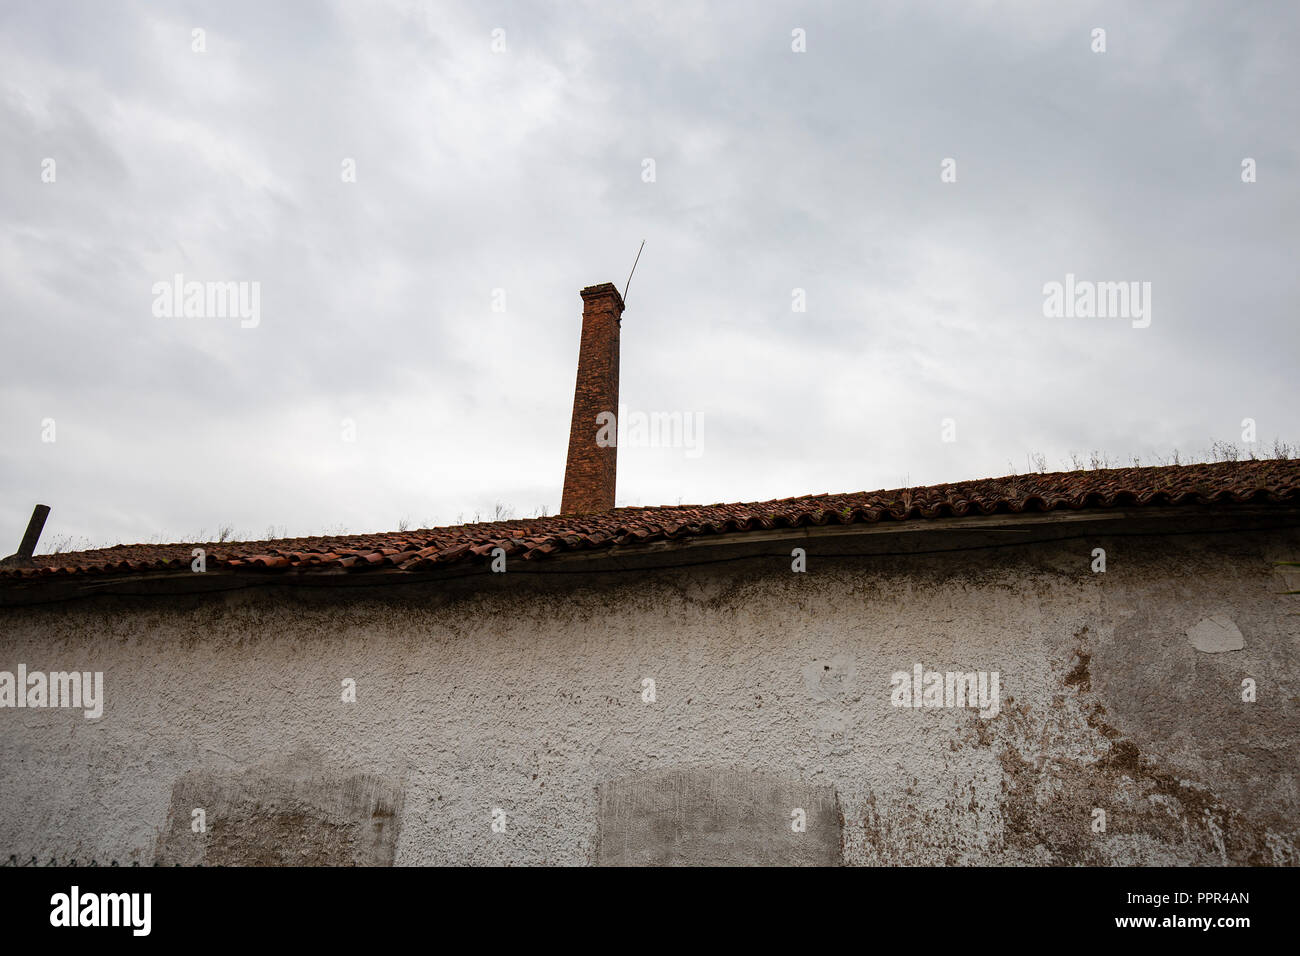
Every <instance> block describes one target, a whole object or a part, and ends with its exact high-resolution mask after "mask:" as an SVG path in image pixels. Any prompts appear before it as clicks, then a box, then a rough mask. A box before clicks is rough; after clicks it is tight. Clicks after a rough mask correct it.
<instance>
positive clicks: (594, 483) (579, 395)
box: [560, 282, 623, 514]
mask: <svg viewBox="0 0 1300 956" xmlns="http://www.w3.org/2000/svg"><path fill="white" fill-rule="evenodd" d="M622 318H623V297H622V296H621V295H619V294H618V289H617V288H615V287H614V286H613V285H611V284H610V283H608V282H606V283H604V284H602V285H592V286H587V288H585V289H583V290H582V340H581V342H580V343H579V345H578V384H577V385H576V387H575V388H574V390H573V424H572V425H570V427H569V459H568V462H567V463H566V464H565V466H564V497H563V498H562V499H561V501H560V513H561V514H592V513H593V512H597V511H609V510H610V509H611V508H613V507H614V477H615V472H616V471H617V469H618V447H617V446H616V445H615V444H610V445H609V446H608V447H606V448H602V447H600V446H599V445H597V444H596V433H597V431H598V430H601V425H600V424H599V423H597V421H596V417H597V416H598V415H600V414H601V413H602V412H609V413H610V414H611V415H617V414H618V331H619V327H620V325H621V323H622ZM605 421H610V422H611V424H610V426H609V428H608V429H605V431H606V432H607V433H608V434H609V436H610V438H612V439H616V438H617V425H616V424H615V423H614V420H612V419H602V422H605ZM602 437H603V436H602Z"/></svg>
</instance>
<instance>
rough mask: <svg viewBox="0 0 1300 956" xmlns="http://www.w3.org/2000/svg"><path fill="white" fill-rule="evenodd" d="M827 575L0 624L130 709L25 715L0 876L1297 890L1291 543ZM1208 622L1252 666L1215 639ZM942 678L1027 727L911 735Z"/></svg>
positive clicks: (63, 609)
mask: <svg viewBox="0 0 1300 956" xmlns="http://www.w3.org/2000/svg"><path fill="white" fill-rule="evenodd" d="M936 540H937V539H936ZM805 546H806V547H808V550H809V570H808V572H807V573H805V574H793V573H791V571H790V569H789V560H788V559H781V558H778V557H769V558H751V559H749V560H743V561H736V562H731V563H718V564H711V565H705V566H699V567H692V568H682V569H678V570H662V571H654V572H624V573H619V574H605V575H597V576H587V575H583V574H572V573H569V574H563V575H561V574H555V575H550V576H546V577H542V578H534V577H527V576H525V575H523V574H511V573H507V574H505V575H498V576H493V577H487V578H483V579H479V580H476V581H473V582H467V583H461V584H456V585H448V584H444V585H419V586H406V587H377V588H364V589H361V590H350V591H348V592H346V593H344V592H342V591H340V590H338V589H330V590H312V591H310V592H307V591H302V590H286V589H282V588H275V589H265V588H254V589H249V590H243V591H238V592H233V593H230V594H225V595H218V596H203V597H187V596H159V597H149V598H121V597H102V598H93V599H89V600H78V601H74V602H70V603H64V604H53V605H44V606H37V607H26V608H4V609H0V669H7V670H11V671H12V670H13V669H14V668H15V667H16V665H17V664H18V663H19V662H21V663H24V664H26V665H27V666H28V668H29V669H32V670H47V671H48V670H68V669H77V670H83V671H84V670H90V671H103V672H104V674H105V696H106V702H105V709H104V715H103V717H102V718H101V719H99V720H95V721H92V720H86V719H84V717H83V716H82V715H81V714H80V713H79V712H70V711H67V710H51V709H47V710H32V709H24V710H15V709H4V710H0V858H3V859H5V860H7V859H8V858H9V857H10V856H11V855H12V856H13V857H15V858H16V860H18V861H19V862H22V861H26V860H28V859H29V858H31V857H33V856H35V857H37V858H38V859H39V860H40V861H41V862H46V861H48V860H49V859H50V858H55V859H57V860H58V861H60V862H66V861H69V860H73V859H75V860H77V861H78V862H82V863H85V862H89V860H91V859H92V858H93V859H95V860H96V861H97V862H99V863H101V864H103V863H107V862H108V861H109V860H116V861H118V862H119V864H129V863H130V862H139V863H142V864H144V863H151V862H154V861H155V859H158V860H161V861H162V862H187V863H198V862H204V861H206V862H209V863H211V862H304V863H314V862H359V863H385V862H389V861H392V862H396V863H397V864H431V863H454V864H468V863H512V864H540V863H560V864H582V863H589V862H593V861H597V860H604V861H607V862H636V861H638V860H645V861H657V862H673V861H682V862H705V861H710V860H716V861H726V860H734V861H736V862H748V861H753V862H778V861H783V860H791V861H794V862H827V861H828V860H839V859H842V860H843V861H845V862H848V863H859V864H860V863H926V864H929V863H939V864H942V863H983V862H988V863H1052V862H1056V863H1075V862H1082V863H1095V864H1103V863H1128V862H1134V863H1151V864H1155V863H1220V862H1234V863H1243V862H1250V863H1278V864H1296V863H1297V862H1300V853H1298V849H1297V848H1298V847H1300V792H1298V784H1297V780H1298V779H1300V757H1298V756H1297V755H1298V754H1300V721H1298V719H1297V707H1296V704H1297V694H1298V693H1300V690H1298V688H1300V641H1298V636H1297V635H1298V632H1300V616H1298V615H1300V598H1296V597H1285V596H1282V595H1280V594H1279V593H1278V592H1279V591H1281V590H1282V589H1283V579H1282V577H1281V576H1280V575H1278V574H1277V573H1276V570H1275V569H1274V568H1273V566H1272V565H1271V563H1270V562H1272V561H1275V560H1279V559H1282V558H1285V557H1288V556H1290V557H1294V555H1295V553H1297V551H1300V538H1297V536H1296V532H1295V531H1293V530H1292V531H1285V532H1273V533H1248V534H1236V535H1221V534H1220V535H1206V536H1196V535H1182V536H1178V537H1171V538H1158V539H1124V540H1116V541H1113V542H1108V544H1107V546H1108V569H1107V571H1106V573H1104V574H1096V573H1093V572H1091V571H1090V570H1089V562H1090V558H1089V551H1090V549H1091V547H1092V546H1093V543H1092V542H1087V541H1071V542H1064V543H1059V544H1041V545H1032V546H1027V547H1022V548H1001V549H994V550H989V551H973V552H969V553H958V554H950V555H939V556H918V557H889V558H873V557H858V558H839V559H833V560H832V559H826V560H820V559H819V550H818V549H819V547H821V545H820V544H819V543H817V542H812V543H807V544H805ZM775 548H776V550H777V551H780V550H781V549H782V546H780V545H778V546H775ZM784 550H786V551H788V547H786V548H784ZM1216 616H1217V617H1219V618H1223V619H1226V620H1228V621H1230V622H1231V623H1232V624H1233V625H1234V626H1235V627H1236V628H1237V629H1239V631H1240V633H1241V635H1242V643H1243V646H1242V647H1241V648H1240V649H1238V650H1201V649H1198V647H1197V646H1195V644H1194V643H1193V640H1192V639H1191V638H1189V631H1195V629H1196V628H1197V627H1198V625H1201V622H1203V621H1205V620H1207V619H1210V618H1214V617H1216ZM916 663H920V664H922V665H924V666H925V667H927V668H933V669H937V670H945V671H946V670H961V671H972V670H983V671H990V672H991V671H996V672H998V673H999V675H1000V684H1001V693H1002V698H1003V700H1002V705H1001V711H1000V713H999V714H998V715H997V716H996V717H993V718H991V719H987V720H986V719H983V718H981V717H979V716H978V715H977V714H976V713H974V712H973V711H971V710H958V709H920V710H913V709H903V708H898V707H894V706H891V700H890V675H891V674H892V673H893V672H895V671H899V670H910V669H911V668H912V666H913V665H914V664H916ZM1247 677H1249V678H1252V679H1253V680H1254V681H1255V682H1256V685H1257V688H1258V690H1257V693H1258V699H1257V700H1256V701H1255V702H1254V703H1244V702H1243V701H1242V700H1241V682H1242V680H1243V679H1244V678H1247ZM344 678H352V679H354V680H355V681H356V687H357V702H356V703H355V704H351V703H344V702H342V701H341V700H340V693H341V687H340V682H341V681H342V680H343V679H344ZM644 678H652V679H653V680H654V682H655V693H656V698H657V699H656V701H655V702H654V703H646V702H644V701H643V699H642V695H643V684H642V681H643V679H644ZM796 800H798V801H802V802H805V803H808V804H810V806H809V807H807V808H804V809H806V810H807V817H808V821H809V829H808V832H807V833H805V834H793V833H791V832H790V827H789V824H790V820H791V815H790V814H791V810H792V809H793V807H791V806H788V804H791V803H793V802H794V801H796ZM194 807H204V808H205V809H206V812H207V832H206V833H204V834H194V833H191V832H190V827H189V823H190V811H191V809H193V808H194ZM494 808H500V809H502V810H504V812H505V830H504V832H493V828H492V823H493V816H492V811H493V809H494ZM1096 809H1101V810H1104V811H1105V813H1106V829H1105V832H1100V833H1099V832H1094V829H1093V824H1094V819H1095V816H1094V810H1096ZM768 827H770V828H771V833H770V837H769V836H768V835H765V832H760V833H758V834H757V835H755V830H758V831H766V828H768ZM742 837H743V839H742Z"/></svg>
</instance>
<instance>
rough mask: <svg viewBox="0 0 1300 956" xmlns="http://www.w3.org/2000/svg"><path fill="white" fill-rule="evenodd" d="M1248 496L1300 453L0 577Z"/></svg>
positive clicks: (406, 558) (151, 551) (1284, 496)
mask: <svg viewBox="0 0 1300 956" xmlns="http://www.w3.org/2000/svg"><path fill="white" fill-rule="evenodd" d="M1245 502H1255V503H1272V504H1289V505H1293V506H1300V460H1282V461H1276V460H1270V461H1243V462H1224V463H1219V464H1208V465H1184V466H1177V465H1171V466H1167V467H1159V468H1117V469H1108V470H1097V471H1073V472H1057V473H1054V474H1046V475H1040V474H1033V475H1013V476H1010V477H1006V478H987V479H982V480H978V481H964V482H955V483H952V484H945V485H933V486H930V487H926V488H900V489H895V490H892V491H872V492H857V493H854V494H842V495H829V494H819V495H807V496H804V497H802V498H780V499H777V500H774V501H761V502H746V503H736V504H713V505H676V506H671V505H670V506H664V507H658V508H640V507H638V508H616V509H614V510H613V511H607V512H604V513H601V514H594V515H556V516H553V517H547V518H531V519H525V520H516V521H493V522H484V523H481V524H472V525H458V526H455V527H447V528H430V529H426V530H423V531H404V532H390V533H387V534H369V535H348V536H331V537H318V538H293V539H285V540H279V541H237V542H223V543H209V544H134V545H117V546H115V547H112V548H103V549H100V550H95V551H78V552H68V553H64V554H55V555H37V556H36V557H34V558H33V559H32V561H31V563H30V564H29V565H26V566H18V565H12V564H10V565H0V581H4V580H11V581H12V580H14V579H17V578H33V577H45V576H51V575H74V574H75V575H89V574H114V573H118V574H120V573H124V572H125V573H132V574H146V573H150V572H156V571H164V570H168V569H171V570H177V569H183V568H188V567H189V566H190V561H191V553H190V552H191V550H192V549H193V548H196V547H202V548H203V549H204V550H205V551H206V552H207V567H208V569H209V570H212V569H218V568H219V569H224V570H229V571H235V572H241V573H246V574H257V573H267V572H283V571H288V570H294V571H308V572H310V571H314V570H336V571H337V570H349V571H352V572H354V573H365V572H366V571H367V570H370V569H377V568H390V569H391V568H400V569H402V570H406V571H425V570H429V569H432V568H436V567H443V566H446V565H449V564H454V563H456V562H461V561H467V560H472V559H474V558H485V557H487V556H489V555H490V554H491V552H492V549H493V548H496V547H502V548H504V549H505V551H506V553H507V554H509V555H511V556H522V557H523V558H524V559H527V560H540V559H544V558H547V557H550V556H553V555H555V554H558V553H560V552H563V551H566V550H579V549H581V550H590V549H602V548H610V547H613V546H616V545H618V546H628V545H635V544H644V543H648V542H652V541H661V540H680V539H682V538H686V537H691V536H705V535H710V534H726V533H737V532H738V533H743V532H748V531H758V530H773V529H779V528H800V527H806V526H808V525H819V526H824V525H830V524H841V525H850V524H858V523H869V524H870V523H877V522H888V521H918V520H920V521H924V520H929V519H934V518H942V517H949V516H953V517H961V516H968V515H992V514H997V513H1011V514H1022V513H1035V512H1049V511H1055V510H1059V509H1073V510H1080V509H1096V508H1121V507H1144V508H1145V507H1162V506H1179V505H1225V504H1233V503H1245Z"/></svg>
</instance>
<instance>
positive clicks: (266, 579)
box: [0, 504, 1300, 608]
mask: <svg viewBox="0 0 1300 956" xmlns="http://www.w3.org/2000/svg"><path fill="white" fill-rule="evenodd" d="M1176 523H1183V524H1190V525H1192V527H1186V528H1181V529H1180V528H1176V527H1174V525H1175V524H1176ZM1106 525H1109V526H1111V527H1110V528H1109V529H1107V528H1105V527H1103V526H1106ZM1124 526H1131V527H1129V528H1124ZM1144 529H1146V530H1144ZM1291 529H1300V505H1291V504H1272V505H1257V504H1239V505H1232V506H1226V507H1225V506H1224V505H1221V504H1220V505H1176V506H1169V507H1166V508H1150V507H1145V508H1143V507H1139V508H1136V509H1127V508H1125V509H1090V510H1081V511H1068V512H1060V511H1054V512H1046V513H1024V514H994V515H979V516H963V517H945V518H930V519H926V520H924V521H897V522H882V523H872V524H868V523H854V524H849V525H808V526H803V527H796V528H775V529H772V530H762V531H737V532H728V533H722V534H701V535H690V536H686V537H682V538H673V539H666V540H663V539H660V540H654V541H647V542H645V543H641V544H619V545H611V546H609V547H603V548H593V549H584V550H574V551H562V552H557V553H555V554H553V555H550V556H548V557H547V558H546V559H545V560H544V561H536V560H528V559H521V558H515V559H513V560H514V563H513V566H512V567H510V569H509V573H510V574H511V575H512V576H513V577H514V578H518V577H520V576H528V577H532V576H536V575H547V574H581V573H586V574H590V575H591V576H593V577H595V576H598V575H601V574H604V573H607V572H623V571H626V572H641V573H652V572H654V571H657V570H674V569H680V568H689V567H692V566H697V565H702V564H711V563H720V562H722V561H728V560H745V559H750V558H752V559H758V558H768V559H770V558H773V557H787V558H788V557H789V554H788V552H781V553H780V554H773V553H772V552H764V551H762V550H761V547H755V546H761V545H763V544H770V543H772V542H775V541H780V542H783V544H786V545H789V544H792V543H796V544H797V542H800V541H806V542H815V541H821V542H829V541H846V542H848V541H858V542H867V541H881V542H884V541H888V540H890V539H904V540H915V539H916V537H917V536H918V535H920V536H922V537H925V536H947V535H951V534H963V535H970V536H973V537H976V538H978V537H979V536H982V535H986V534H991V535H993V537H995V538H996V537H1000V536H1001V534H1000V533H1019V534H1025V535H1031V537H1026V538H1017V539H1013V540H1007V541H1002V542H995V541H992V540H990V541H989V542H988V543H986V544H983V545H974V546H968V547H960V548H939V549H934V550H933V551H926V552H914V553H913V552H907V551H903V552H878V551H872V550H860V551H854V552H847V553H838V554H823V555H822V557H862V558H870V557H880V556H885V555H887V554H892V555H894V556H900V555H901V556H904V557H906V556H911V555H912V554H915V556H921V555H924V554H935V553H943V552H959V551H970V550H981V549H983V548H997V547H1000V546H1017V545H1034V544H1051V543H1053V542H1060V541H1068V540H1077V539H1079V538H1085V537H1091V536H1092V534H1090V533H1089V532H1091V533H1095V534H1096V536H1097V537H1101V536H1103V535H1106V534H1111V535H1115V534H1118V535H1119V536H1127V537H1144V536H1163V535H1170V534H1214V533H1233V532H1236V533H1251V532H1268V531H1284V530H1291ZM1052 530H1061V531H1063V532H1065V533H1062V534H1051V533H1049V532H1051V531H1052ZM1076 530H1077V531H1078V532H1080V533H1071V532H1074V531H1076ZM709 552H714V553H715V554H714V555H713V556H712V557H710V556H709V554H708V553H709ZM719 552H720V553H722V554H723V555H724V556H722V557H719V556H717V554H716V553H719ZM729 552H747V553H737V554H732V555H731V556H730V557H728V556H726V554H727V553H729ZM697 556H698V557H699V558H700V560H693V559H692V558H695V557H697ZM656 557H660V558H662V557H669V558H670V560H668V561H665V562H661V563H653V564H652V563H650V562H649V561H648V560H647V559H654V558H656ZM491 561H492V559H491V557H490V556H485V557H482V558H480V559H478V560H477V561H472V560H467V561H465V562H458V563H455V564H450V565H445V566H441V567H434V568H432V569H420V570H403V569H401V568H396V567H375V568H366V569H364V570H347V569H342V568H337V567H333V566H326V567H324V568H320V569H312V568H310V567H308V568H290V569H277V570H259V569H254V568H247V567H244V568H225V567H219V566H218V567H213V568H211V569H209V570H207V571H205V572H203V573H202V574H198V573H195V572H192V571H187V570H176V569H161V570H157V571H141V570H133V571H129V572H122V573H112V572H109V573H101V574H93V575H91V574H76V575H64V576H41V577H26V578H10V579H0V608H4V607H21V606H30V605H34V604H55V603H66V602H69V601H73V600H77V599H83V598H90V597H99V596H108V595H116V596H126V597H162V596H170V597H181V596H187V595H188V596H203V595H211V594H220V593H222V592H225V591H232V590H245V589H248V588H254V587H256V588H262V587H287V588H306V589H311V588H327V589H330V590H340V589H342V590H347V589H349V588H359V589H363V590H364V589H367V588H368V587H369V588H373V587H375V586H385V585H394V584H439V583H447V582H452V581H458V580H463V579H469V578H480V579H484V578H494V577H496V575H495V574H493V573H492V571H491V570H490V565H491ZM629 562H631V563H629Z"/></svg>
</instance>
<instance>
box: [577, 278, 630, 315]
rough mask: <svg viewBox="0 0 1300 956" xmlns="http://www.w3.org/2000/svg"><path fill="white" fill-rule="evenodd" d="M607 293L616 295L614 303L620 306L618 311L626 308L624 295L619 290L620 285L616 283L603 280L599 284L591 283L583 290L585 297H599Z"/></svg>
mask: <svg viewBox="0 0 1300 956" xmlns="http://www.w3.org/2000/svg"><path fill="white" fill-rule="evenodd" d="M607 295H612V296H613V297H614V304H615V305H616V306H617V307H618V311H620V312H622V311H623V308H624V306H623V295H622V293H620V292H619V291H618V286H616V285H614V283H612V282H602V283H600V284H599V285H589V286H587V288H585V289H583V290H582V297H583V299H599V298H600V297H602V296H607Z"/></svg>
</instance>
